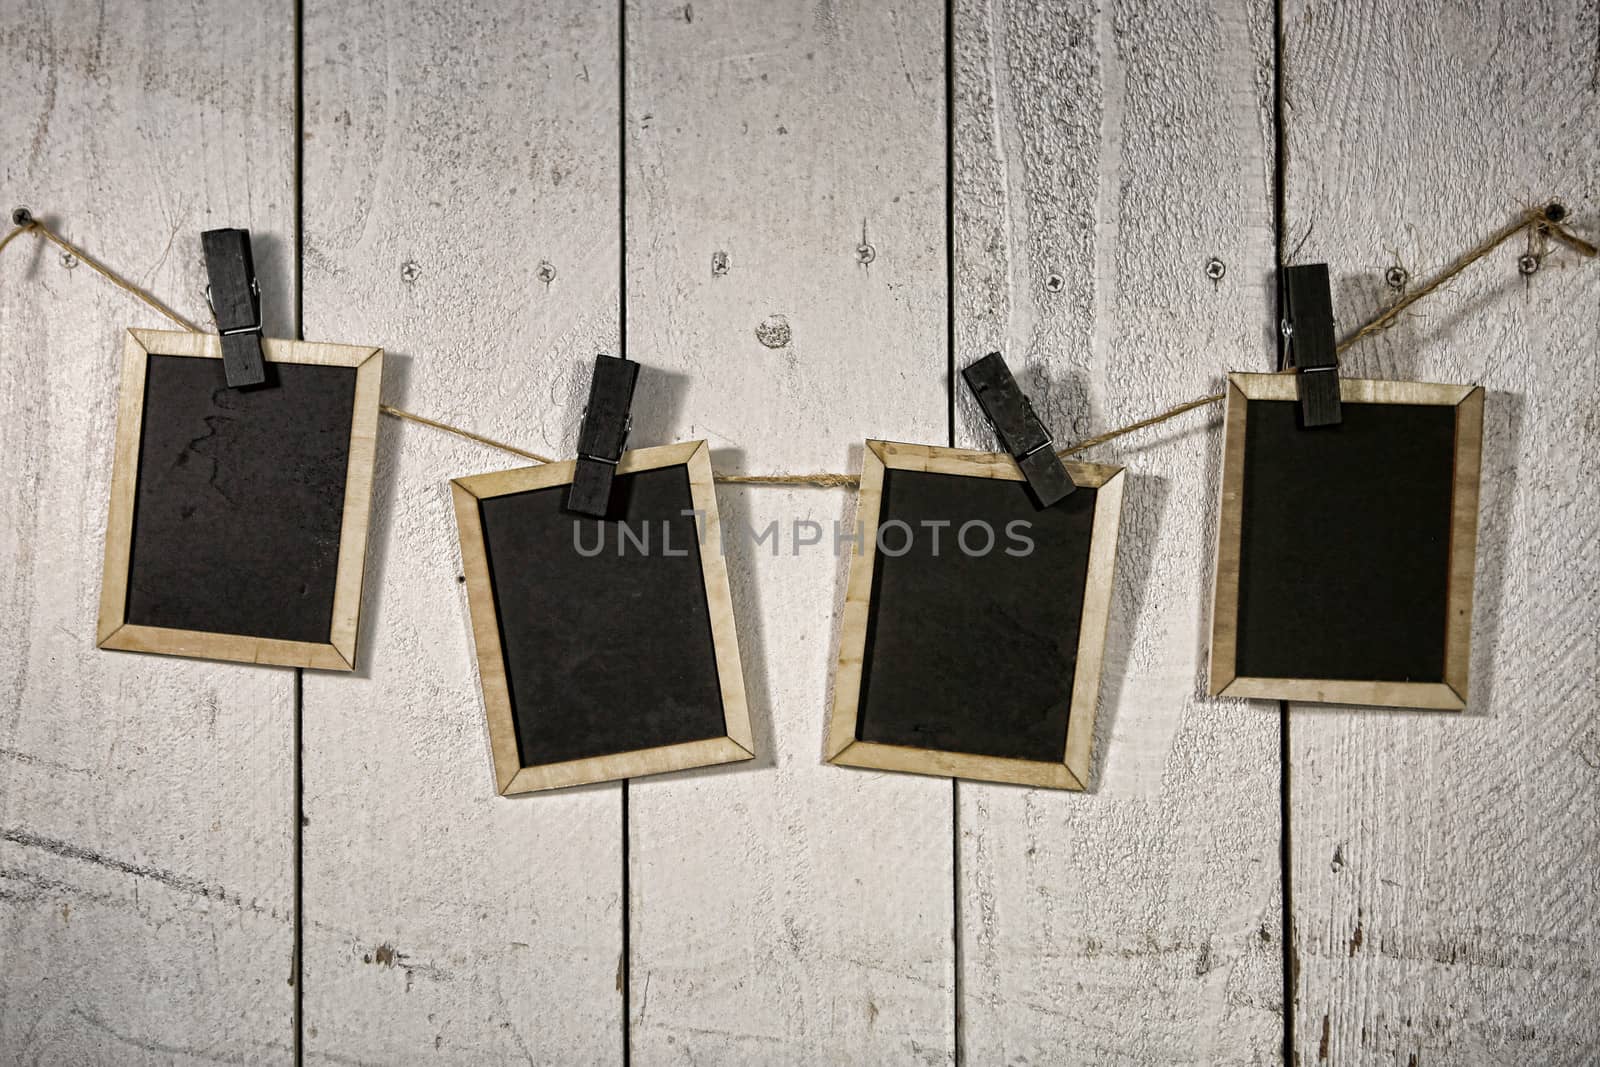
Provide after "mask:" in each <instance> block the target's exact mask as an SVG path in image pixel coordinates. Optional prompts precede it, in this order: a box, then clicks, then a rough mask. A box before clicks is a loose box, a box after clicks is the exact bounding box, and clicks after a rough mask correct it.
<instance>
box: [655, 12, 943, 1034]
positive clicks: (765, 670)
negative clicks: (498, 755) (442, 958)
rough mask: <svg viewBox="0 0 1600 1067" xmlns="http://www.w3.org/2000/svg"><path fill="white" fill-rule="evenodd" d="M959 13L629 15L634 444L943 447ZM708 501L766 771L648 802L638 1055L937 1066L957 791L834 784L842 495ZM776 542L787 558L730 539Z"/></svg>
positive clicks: (740, 455) (807, 460)
mask: <svg viewBox="0 0 1600 1067" xmlns="http://www.w3.org/2000/svg"><path fill="white" fill-rule="evenodd" d="M942 14H943V13H942V8H941V5H940V4H938V3H937V2H928V0H921V2H918V3H914V4H905V5H897V6H895V7H893V8H891V7H889V6H887V5H882V4H878V3H875V2H871V0H850V2H836V3H827V4H822V5H820V6H818V5H815V4H811V3H801V2H797V0H784V2H781V3H778V2H774V3H763V4H750V3H740V2H722V3H717V2H708V0H697V2H696V3H694V4H693V5H692V6H691V5H683V4H665V3H648V4H646V3H640V4H631V5H630V20H629V40H628V58H629V63H628V137H629V148H628V174H627V180H628V211H629V215H628V289H629V291H628V305H629V314H628V335H629V345H630V353H629V354H630V355H632V356H634V357H636V358H638V359H639V360H641V361H642V362H643V363H644V364H645V366H646V371H645V373H644V374H643V375H641V377H640V383H639V401H638V404H637V410H638V412H639V414H638V415H637V416H636V419H635V424H634V436H635V439H636V440H637V441H638V442H639V443H643V444H654V443H657V442H658V441H670V440H676V439H681V438H692V437H701V436H704V437H707V438H709V440H710V441H711V444H712V448H713V450H714V451H713V456H714V458H715V461H716V465H717V467H718V469H719V470H723V471H740V470H750V471H774V470H777V471H809V470H840V469H844V468H845V467H846V466H849V467H851V468H852V469H859V464H860V456H859V453H860V448H861V442H862V441H863V440H864V439H865V438H866V437H868V436H881V437H891V438H896V439H900V440H909V441H932V442H936V443H942V442H943V441H944V440H945V434H946V391H945V382H944V375H943V364H944V358H943V352H944V308H945V303H944V301H945V285H944V255H943V250H944V249H943V246H944V190H943V177H944V167H943V151H944V137H943V119H944V100H943V63H942V48H943V26H942ZM863 232H864V233H865V240H864V242H863ZM863 243H866V244H868V245H870V246H871V251H870V252H869V253H863V252H858V246H860V245H862V244H863ZM719 252H722V253H726V259H727V271H726V273H725V274H717V273H715V272H714V269H713V262H714V257H715V256H716V254H717V253H719ZM863 258H868V259H870V262H867V263H863V262H861V259H863ZM780 324H781V325H786V327H787V330H788V339H787V341H786V342H785V341H782V340H781V337H780V335H781V334H782V332H783V331H782V329H781V328H780ZM763 337H765V341H763V340H762V338H763ZM770 345H776V347H769V346H770ZM718 501H719V504H720V506H721V508H722V514H723V521H724V525H725V528H726V530H727V540H728V541H729V542H730V548H729V563H730V566H729V570H730V576H731V580H732V585H733V594H734V607H735V611H736V614H737V617H738V623H739V627H740V632H739V637H740V643H741V648H742V650H743V653H744V662H745V664H746V683H747V688H748V691H749V698H750V707H751V717H752V719H753V720H754V726H755V738H756V742H757V745H758V750H757V755H758V758H757V759H756V760H755V761H753V763H751V764H743V765H740V766H738V767H733V768H728V769H725V770H711V771H699V772H687V773H684V774H681V775H674V776H670V777H664V778H655V779H648V780H642V781H638V782H634V783H632V784H631V786H630V788H629V799H630V817H629V830H630V859H631V881H630V890H631V897H632V939H631V949H632V967H631V975H632V988H631V992H632V995H631V1003H630V1009H631V1015H632V1039H633V1055H634V1060H633V1062H635V1063H637V1064H657V1063H669V1062H671V1063H677V1062H684V1063H689V1062H694V1063H713V1064H714V1063H727V1064H746V1063H775V1064H776V1063H830V1064H883V1063H936V1064H937V1063H945V1062H948V1061H949V1059H950V1056H951V1052H952V1048H953V1040H954V1038H953V1027H954V1003H953V997H952V970H953V956H952V952H953V946H952V938H951V921H952V915H951V824H950V814H951V812H950V785H949V783H948V782H946V781H943V780H939V779H932V778H919V777H912V776H904V775H893V774H878V773H874V772H862V771H854V770H849V769H845V768H838V767H829V766H825V765H823V764H822V763H821V754H822V743H823V731H824V726H825V723H826V719H827V712H828V707H829V690H828V686H829V679H830V677H831V675H832V655H833V647H832V634H833V627H834V625H835V624H834V622H833V621H832V618H833V616H834V613H835V611H836V608H837V605H838V603H839V602H840V600H841V599H842V596H843V589H844V584H843V583H844V569H843V565H842V564H843V562H844V561H843V560H839V559H836V558H835V557H834V554H833V551H832V538H833V524H834V522H835V521H836V520H844V521H850V517H851V515H852V514H853V498H852V497H851V495H850V494H849V493H848V492H847V491H844V490H816V489H800V490H786V489H780V488H762V487H745V488H735V487H724V488H722V489H721V490H720V491H719V493H718ZM796 520H800V521H805V520H811V521H814V522H816V523H819V524H820V525H821V527H822V530H823V544H822V545H820V546H813V547H809V548H800V549H799V554H798V555H796V554H795V546H794V537H793V523H794V522H795V521H796ZM771 522H776V523H777V524H778V526H779V538H780V542H779V544H778V555H776V556H774V555H773V554H772V549H771V547H770V542H769V543H768V544H767V545H763V546H754V545H752V544H751V543H750V541H749V538H748V535H747V534H740V533H739V532H738V531H739V530H741V529H743V530H748V529H750V528H754V529H758V530H759V529H763V528H765V527H766V526H767V524H768V523H771ZM846 548H847V549H848V544H847V545H846Z"/></svg>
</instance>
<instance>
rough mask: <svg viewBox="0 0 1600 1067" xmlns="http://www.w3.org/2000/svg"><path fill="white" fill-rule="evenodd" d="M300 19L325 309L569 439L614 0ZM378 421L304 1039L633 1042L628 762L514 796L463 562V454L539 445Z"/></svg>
mask: <svg viewBox="0 0 1600 1067" xmlns="http://www.w3.org/2000/svg"><path fill="white" fill-rule="evenodd" d="M305 18H306V26H305V48H306V71H305V127H306V133H305V136H306V140H305V227H306V228H305V258H306V273H305V286H306V291H305V312H306V321H305V328H306V334H307V336H308V337H311V338H313V339H316V340H327V341H341V340H346V339H350V338H358V339H371V340H372V341H373V343H379V344H385V346H386V348H387V350H388V351H387V364H386V366H385V382H384V385H385V389H384V400H385V402H387V403H391V404H395V405H397V406H400V407H402V408H405V409H407V410H414V411H417V412H419V413H422V414H425V415H429V416H432V417H435V418H439V419H443V420H444V421H446V422H450V423H454V424H457V425H462V426H467V427H470V428H472V429H474V430H477V431H479V432H482V433H486V434H488V435H490V436H492V437H495V438H498V439H501V440H505V441H510V442H514V443H518V444H521V445H523V446H524V447H530V448H534V449H537V450H539V451H542V452H544V453H546V454H558V455H565V454H570V453H571V450H572V447H573V443H574V442H575V441H576V436H577V428H578V419H579V412H580V411H581V409H582V407H583V400H584V396H585V395H586V391H587V386H588V380H589V373H590V369H591V368H592V366H593V360H594V355H595V353H596V352H597V351H604V350H607V349H610V348H612V347H613V346H614V344H615V336H616V301H617V291H616V279H617V232H616V217H617V195H618V176H617V152H616V144H617V104H616V100H617V75H616V71H617V51H616V44H617V33H616V17H615V11H614V9H611V8H608V7H604V6H595V5H591V4H585V3H578V2H563V3H557V4H554V5H551V4H541V5H533V6H520V7H519V6H517V5H509V4H501V3H491V2H479V3H467V4H446V5H435V6H431V7H429V8H427V9H426V10H425V11H422V10H418V9H415V8H413V7H412V6H409V5H405V4H401V3H384V2H381V0H373V2H358V3H325V2H320V0H311V2H308V3H307V4H306V12H305ZM541 261H547V262H549V263H550V264H551V266H552V270H553V272H554V273H553V276H552V277H551V280H549V281H548V282H546V281H544V280H542V279H541V278H540V276H539V264H540V262H541ZM379 429H380V432H379V436H378V475H377V492H376V495H375V500H374V506H373V515H372V535H371V552H370V556H369V561H368V565H369V572H368V583H367V600H366V603H365V605H364V606H363V611H362V656H361V662H360V664H359V668H360V669H359V670H358V671H357V672H356V673H355V674H354V675H352V676H348V677H343V678H339V679H332V678H326V677H322V678H318V677H311V676H308V677H307V678H306V681H305V711H304V735H303V749H304V759H305V763H304V775H305V817H306V825H305V828H304V831H303V832H304V848H305V859H304V894H305V989H304V995H305V1045H306V1053H307V1055H306V1058H307V1062H320V1061H323V1060H328V1061H334V1062H342V1061H359V1062H367V1063H370V1062H384V1063H402V1062H403V1063H410V1062H440V1063H460V1064H469V1063H470V1064H486V1063H522V1062H534V1063H541V1064H542V1063H588V1062H597V1063H604V1062H618V1061H619V1060H620V1059H621V1044H622V1035H623V1021H622V997H621V995H620V993H619V991H618V984H617V976H618V973H619V967H620V960H619V954H620V952H621V949H622V929H621V911H622V909H621V896H620V888H621V874H622V866H621V864H622V859H621V848H620V841H621V812H620V788H619V787H617V786H614V785H613V786H603V787H595V788H589V789H581V790H576V791H572V792H568V793H564V794H560V795H541V796H534V797H528V798H522V799H515V800H513V799H504V798H500V797H498V796H496V795H495V779H494V775H493V771H492V768H491V762H490V759H489V741H488V735H487V733H486V731H485V728H484V715H483V706H482V703H481V701H480V697H479V693H478V683H477V679H476V677H475V673H474V665H473V655H472V639H471V632H470V628H469V627H470V623H469V619H468V610H467V600H466V595H465V586H464V585H462V584H460V582H459V580H458V578H459V576H460V575H461V574H462V571H461V569H460V558H459V554H458V549H457V545H456V533H455V526H454V523H453V521H452V518H451V496H450V490H449V487H448V483H449V479H451V478H453V477H457V476H461V475H470V474H478V473H481V472H483V471H486V470H493V469H496V468H505V467H512V466H522V465H524V463H523V461H521V460H517V459H515V458H514V457H510V456H506V455H502V454H500V453H498V452H495V451H493V450H491V449H488V448H484V447H480V446H477V445H473V444H470V443H467V442H464V441H461V440H459V439H457V438H455V437H453V436H450V435H447V434H442V433H440V432H438V431H436V430H432V429H429V428H427V427H422V426H414V425H412V424H409V423H406V424H402V423H399V422H397V421H395V420H385V421H384V423H383V424H382V425H381V426H380V428H379Z"/></svg>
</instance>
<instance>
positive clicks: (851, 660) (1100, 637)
mask: <svg viewBox="0 0 1600 1067" xmlns="http://www.w3.org/2000/svg"><path fill="white" fill-rule="evenodd" d="M1066 467H1067V472H1068V473H1069V474H1071V475H1072V480H1073V482H1074V483H1075V484H1077V485H1080V486H1086V487H1093V488H1094V489H1095V490H1096V494H1095V510H1094V520H1093V525H1092V527H1091V530H1090V539H1089V570H1088V574H1087V577H1086V585H1085V589H1084V597H1083V614H1082V616H1081V617H1080V620H1079V627H1078V659H1077V664H1076V666H1075V668H1074V670H1073V683H1072V704H1071V708H1070V710H1069V712H1068V716H1067V745H1066V749H1065V751H1064V752H1063V753H1062V759H1061V762H1060V763H1048V762H1045V761H1042V760H1026V759H1010V758H1006V757H1001V756H981V755H976V754H973V753H968V752H949V751H945V750H941V749H927V748H914V747H911V746H908V745H889V744H881V743H879V742H874V741H862V740H860V739H858V738H857V736H856V729H857V720H858V714H859V710H860V709H859V705H860V700H861V670H862V661H863V657H864V656H865V652H866V644H867V621H868V619H869V618H870V616H871V614H872V604H871V600H872V573H873V568H874V566H875V565H876V562H877V532H878V508H879V505H880V503H881V502H882V498H883V475H884V471H885V470H910V471H929V472H932V473H934V474H955V475H960V476H963V477H967V478H997V479H1000V480H1003V481H1010V482H1020V481H1022V480H1023V475H1022V471H1021V470H1020V469H1018V467H1017V464H1016V461H1015V460H1013V459H1012V458H1011V457H1010V456H1009V455H1007V454H1005V453H1003V452H973V451H969V450H967V449H962V448H939V447H935V446H932V445H908V444H897V443H894V442H891V441H868V442H867V447H866V449H865V450H864V451H863V453H862V466H861V493H860V498H859V502H858V504H857V506H856V523H857V529H858V530H859V531H860V538H859V540H858V542H857V544H856V548H855V550H854V552H853V553H852V555H851V559H850V577H849V580H848V584H847V585H846V587H845V599H844V620H843V625H842V626H841V627H840V634H839V656H838V666H837V668H836V669H835V672H834V678H833V713H832V715H831V716H830V718H829V722H828V743H827V749H826V759H827V762H829V763H835V764H842V765H845V766H850V767H872V768H877V769H880V770H888V771H910V772H912V773H915V774H932V775H939V776H941V777H946V778H972V779H977V780H981V781H989V782H1014V783H1017V784H1021V785H1036V786H1045V787H1048V788H1051V789H1078V790H1081V789H1084V788H1085V787H1086V786H1087V784H1088V781H1089V759H1090V749H1091V748H1092V746H1093V742H1094V718H1095V709H1096V706H1097V705H1098V704H1099V699H1100V675H1101V671H1102V669H1103V667H1104V664H1105V644H1106V624H1107V622H1108V621H1109V619H1110V616H1111V587H1112V580H1113V577H1114V574H1115V570H1116V558H1117V527H1118V525H1119V523H1120V521H1121V517H1122V485H1123V468H1121V467H1108V466H1105V465H1103V464H1098V463H1068V464H1066Z"/></svg>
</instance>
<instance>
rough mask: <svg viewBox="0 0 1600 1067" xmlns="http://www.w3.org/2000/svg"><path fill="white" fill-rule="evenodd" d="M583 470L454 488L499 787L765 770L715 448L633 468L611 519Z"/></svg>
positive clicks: (547, 471) (622, 467)
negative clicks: (756, 766)
mask: <svg viewBox="0 0 1600 1067" xmlns="http://www.w3.org/2000/svg"><path fill="white" fill-rule="evenodd" d="M574 467H575V464H574V463H571V462H567V463H547V464H544V465H542V466H538V467H525V468H522V469H519V470H510V471H501V472H498V473H495V474H480V475H475V476H473V477H470V478H458V479H456V480H455V481H453V482H452V483H451V491H452V493H453V495H454V498H455V510H456V523H457V526H458V528H459V530H460V535H461V558H462V563H463V565H464V568H465V572H466V573H465V578H466V587H467V600H468V606H469V609H470V612H471V615H472V636H473V641H474V644H475V645H476V647H477V653H478V674H479V680H480V682H481V684H482V687H483V703H484V711H485V714H486V716H487V718H488V725H489V742H490V751H491V754H492V756H493V759H494V772H495V784H496V788H497V789H498V790H499V791H500V792H501V793H526V792H530V791H533V790H539V789H554V788H558V787H560V786H569V785H579V784H581V783H585V782H603V781H610V780H613V779H617V778H634V777H639V776H641V775H646V774H658V773H660V772H662V771H675V770H681V769H683V768H686V767H704V766H709V765H712V764H717V763H731V762H735V761H737V760H746V759H750V758H751V755H752V753H753V750H754V744H753V743H752V741H751V737H750V719H749V714H748V712H747V710H746V708H745V696H744V675H743V673H742V671H741V669H740V666H739V644H738V639H737V637H736V635H735V633H734V625H733V601H732V597H731V596H730V594H729V591H728V576H727V570H726V567H725V566H724V563H723V559H722V548H721V528H720V526H719V524H718V518H717V499H716V493H715V491H714V489H713V486H712V480H711V461H710V453H709V451H708V450H707V448H706V444H705V442H704V441H691V442H688V443H686V444H680V445H668V446H666V447H662V448H645V449H639V450H637V451H633V452H625V453H623V455H622V459H621V461H620V462H619V463H618V464H617V472H616V477H615V479H614V481H613V482H612V490H611V512H610V514H608V515H607V517H606V518H604V519H595V518H590V517H588V516H585V515H579V514H577V513H574V512H570V511H568V510H566V500H567V487H568V486H570V485H571V484H572V477H573V470H574Z"/></svg>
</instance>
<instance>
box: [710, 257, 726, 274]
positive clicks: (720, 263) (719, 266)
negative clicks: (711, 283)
mask: <svg viewBox="0 0 1600 1067" xmlns="http://www.w3.org/2000/svg"><path fill="white" fill-rule="evenodd" d="M726 273H728V253H726V252H721V251H718V252H713V253H711V276H712V277H713V278H720V277H722V276H723V275H724V274H726Z"/></svg>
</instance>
